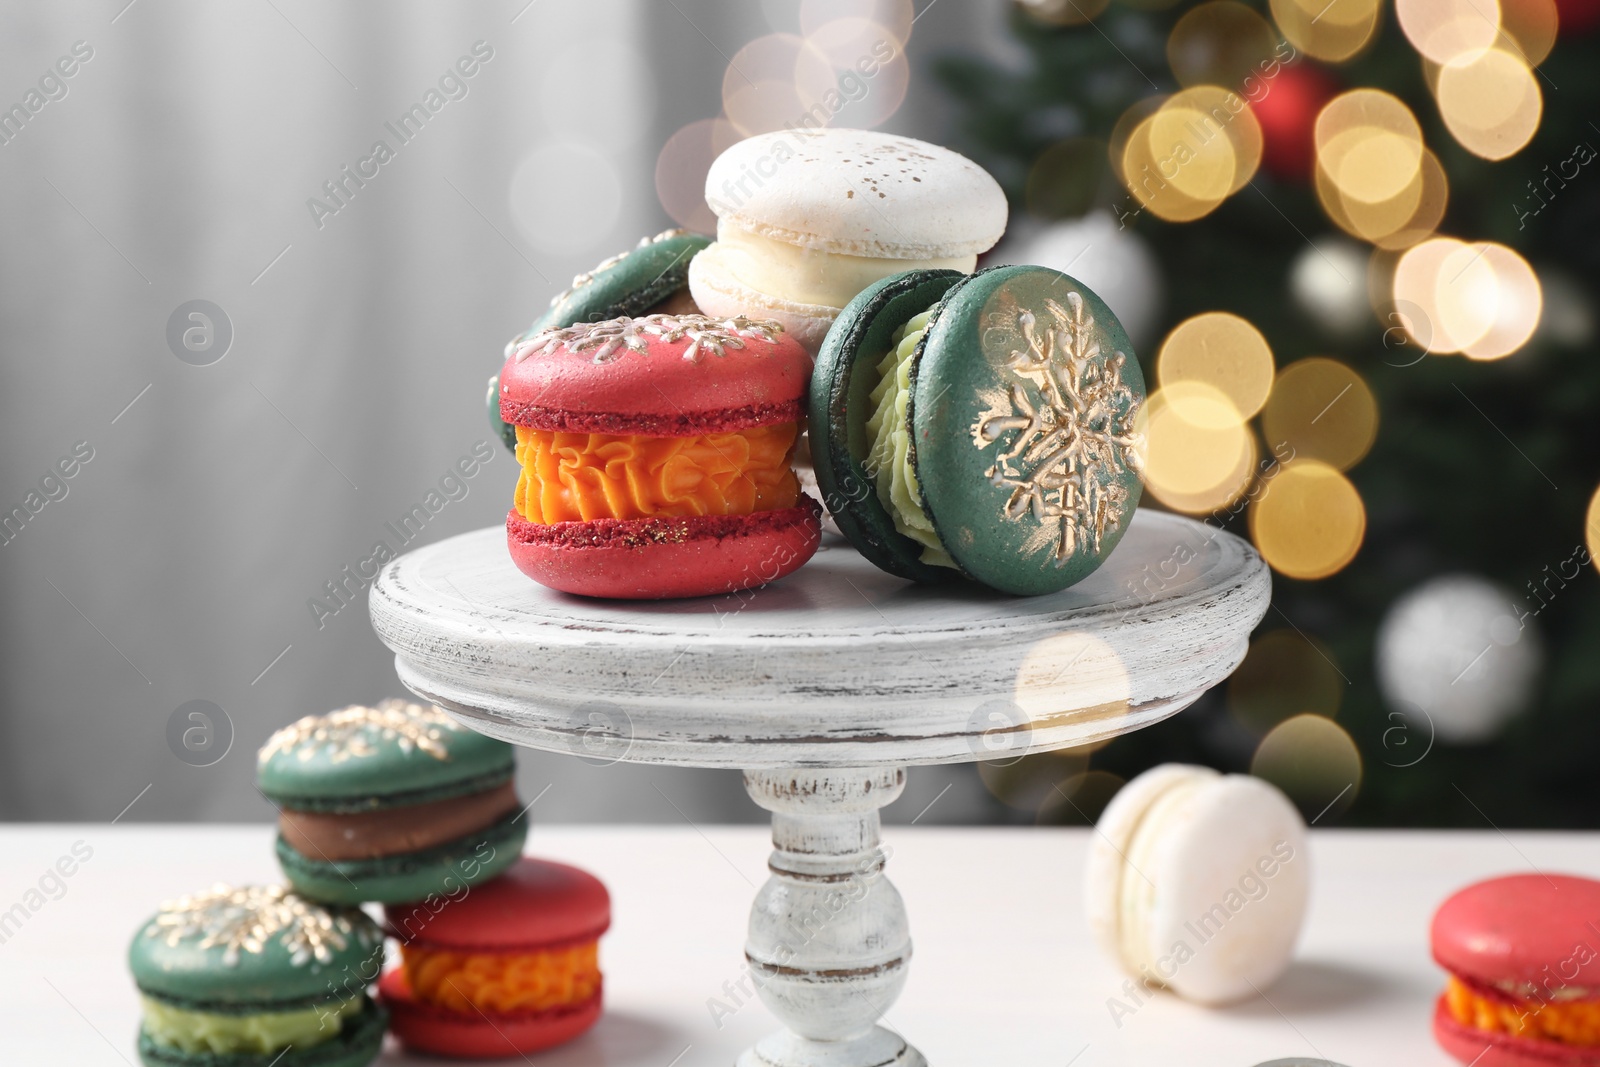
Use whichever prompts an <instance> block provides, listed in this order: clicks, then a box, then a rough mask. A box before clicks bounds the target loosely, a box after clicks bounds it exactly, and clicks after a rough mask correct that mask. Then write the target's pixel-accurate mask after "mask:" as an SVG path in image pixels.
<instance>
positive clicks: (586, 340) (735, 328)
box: [516, 315, 783, 363]
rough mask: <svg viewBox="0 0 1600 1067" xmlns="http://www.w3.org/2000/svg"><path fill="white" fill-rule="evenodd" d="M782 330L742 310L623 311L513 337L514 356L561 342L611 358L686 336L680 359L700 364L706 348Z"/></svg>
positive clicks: (715, 350) (720, 351) (738, 344)
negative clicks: (718, 314) (723, 313)
mask: <svg viewBox="0 0 1600 1067" xmlns="http://www.w3.org/2000/svg"><path fill="white" fill-rule="evenodd" d="M782 332H783V327H782V326H781V325H779V324H778V323H776V322H773V321H772V320H770V319H747V318H745V317H744V316H743V315H736V316H734V317H733V318H731V319H714V318H712V317H711V316H709V315H644V316H641V317H639V318H636V319H632V318H628V317H627V316H623V317H622V318H617V319H607V320H606V321H605V322H580V323H576V324H574V325H572V326H563V327H560V328H558V329H554V330H545V331H543V332H541V333H536V334H534V335H533V336H532V337H527V338H523V339H522V340H521V341H520V342H517V349H516V357H517V361H518V362H521V361H522V360H524V359H527V358H528V357H529V356H531V355H533V354H534V353H538V354H540V355H549V354H550V353H551V352H554V351H555V350H556V349H558V348H563V347H564V348H566V349H567V350H569V351H572V352H587V351H588V350H589V349H591V348H592V349H594V350H595V353H594V361H595V362H596V363H610V362H612V361H613V360H617V359H620V358H622V354H623V353H624V352H639V353H643V352H645V351H647V350H648V344H649V340H648V339H649V338H651V337H657V338H660V339H661V340H663V341H667V342H675V341H681V340H683V339H684V338H685V337H687V338H689V347H688V348H686V349H684V350H683V358H684V359H686V360H688V361H689V362H690V363H698V362H700V358H701V357H702V356H703V355H705V353H707V352H710V353H711V354H712V355H714V356H725V355H727V350H728V349H730V348H744V347H745V341H746V340H757V341H764V342H766V343H767V344H775V343H776V342H777V340H778V335H779V334H780V333H782Z"/></svg>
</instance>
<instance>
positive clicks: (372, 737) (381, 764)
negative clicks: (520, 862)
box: [256, 700, 528, 904]
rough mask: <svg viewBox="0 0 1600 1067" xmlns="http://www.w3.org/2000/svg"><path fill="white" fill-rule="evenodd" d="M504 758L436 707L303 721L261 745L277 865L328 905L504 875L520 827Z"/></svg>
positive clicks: (423, 892)
mask: <svg viewBox="0 0 1600 1067" xmlns="http://www.w3.org/2000/svg"><path fill="white" fill-rule="evenodd" d="M515 769H516V765H515V758H514V756H513V750H512V747H511V746H510V745H508V744H506V743H505V742H504V741H497V740H495V739H494V738H491V737H485V736H484V735H482V734H480V733H477V732H475V731H473V730H469V729H467V728H466V727H465V726H463V725H461V724H460V723H458V722H456V721H455V720H454V719H452V718H450V716H448V715H446V714H445V713H444V712H443V711H441V710H439V709H438V708H436V707H431V706H426V705H421V704H411V703H407V702H406V701H403V700H385V701H383V702H382V703H380V704H379V705H378V706H377V707H372V708H369V707H361V706H353V707H348V708H341V709H340V710H338V711H331V712H328V713H326V714H321V715H308V716H306V717H305V718H303V719H301V720H299V721H298V722H295V723H293V724H291V725H289V726H286V727H284V728H283V729H282V730H279V731H278V732H277V733H275V734H273V735H272V737H271V738H269V739H268V741H267V743H266V745H265V746H264V747H263V748H262V749H261V752H260V755H259V757H258V760H257V767H256V776H257V782H258V785H259V786H260V789H261V792H262V793H263V794H264V795H265V796H266V797H267V799H269V800H271V801H272V802H273V803H274V804H277V805H278V808H279V814H278V842H277V852H278V864H279V866H280V867H282V868H283V873H284V876H285V877H287V878H288V879H289V882H290V884H292V885H293V886H294V888H295V889H296V890H297V891H299V892H300V893H302V894H304V895H305V896H308V897H312V898H314V899H317V900H325V901H331V902H334V903H339V904H358V903H364V902H367V901H377V902H380V903H389V902H408V901H416V900H424V899H428V898H432V897H444V896H449V895H451V894H456V893H460V892H461V891H462V889H464V888H465V887H467V886H472V885H477V884H478V883H480V882H484V881H487V880H488V879H490V878H493V877H494V876H495V875H497V874H499V873H500V872H501V871H503V870H505V869H506V868H507V867H509V866H511V865H512V864H513V863H515V862H516V861H517V858H518V857H519V856H520V855H521V854H522V844H523V841H524V840H525V839H526V837H527V834H528V824H527V820H526V819H525V818H524V811H523V808H522V805H521V803H520V802H519V801H518V800H517V793H516V785H515V783H514V782H513V780H512V775H513V772H514V771H515Z"/></svg>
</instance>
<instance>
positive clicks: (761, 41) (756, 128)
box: [722, 33, 810, 137]
mask: <svg viewBox="0 0 1600 1067" xmlns="http://www.w3.org/2000/svg"><path fill="white" fill-rule="evenodd" d="M809 49H810V46H809V45H808V44H807V43H806V40H805V38H803V37H797V36H796V35H794V34H792V33H769V34H767V35H766V36H764V37H757V38H756V39H755V40H753V41H751V42H750V43H749V44H747V45H745V46H744V47H743V48H741V49H739V51H737V52H735V53H734V55H733V58H732V59H731V60H730V61H729V62H728V68H727V70H726V71H724V72H723V75H722V110H723V113H724V114H725V115H727V117H728V121H729V122H731V123H733V125H734V126H735V127H736V128H737V129H738V131H739V132H740V133H741V134H743V135H744V136H746V137H754V136H755V135H756V134H759V133H771V132H772V131H774V130H781V129H783V128H784V125H785V124H786V123H795V122H798V121H799V120H800V118H801V117H802V116H803V115H805V113H806V110H807V109H808V108H809V107H810V103H809V102H808V101H806V100H805V99H804V98H803V97H802V96H801V92H800V85H799V78H800V68H801V59H802V56H804V55H805V54H806V53H807V52H808V51H809Z"/></svg>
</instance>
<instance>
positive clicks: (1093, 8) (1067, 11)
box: [1028, 0, 1173, 26]
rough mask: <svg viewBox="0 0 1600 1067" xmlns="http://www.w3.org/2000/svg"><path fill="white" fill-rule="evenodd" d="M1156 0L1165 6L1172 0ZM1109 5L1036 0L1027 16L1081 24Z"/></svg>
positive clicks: (1098, 0) (1090, 0)
mask: <svg viewBox="0 0 1600 1067" xmlns="http://www.w3.org/2000/svg"><path fill="white" fill-rule="evenodd" d="M1158 2H1159V4H1160V6H1167V5H1169V4H1171V3H1172V2H1173V0H1158ZM1110 6H1111V0H1036V2H1033V3H1030V4H1029V5H1028V17H1029V18H1034V19H1038V20H1039V21H1040V22H1045V23H1048V24H1050V25H1052V26H1082V25H1083V24H1084V23H1086V22H1089V21H1092V20H1093V19H1097V18H1099V17H1100V16H1101V14H1103V13H1104V12H1105V9H1106V8H1108V7H1110ZM1151 10H1154V8H1151Z"/></svg>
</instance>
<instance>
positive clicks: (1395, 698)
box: [1377, 574, 1542, 744]
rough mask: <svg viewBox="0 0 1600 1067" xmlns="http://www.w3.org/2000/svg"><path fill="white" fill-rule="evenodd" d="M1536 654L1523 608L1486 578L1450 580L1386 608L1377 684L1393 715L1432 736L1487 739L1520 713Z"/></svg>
mask: <svg viewBox="0 0 1600 1067" xmlns="http://www.w3.org/2000/svg"><path fill="white" fill-rule="evenodd" d="M1541 659H1542V656H1541V654H1540V650H1539V640H1538V634H1537V632H1536V631H1535V630H1534V629H1533V619H1532V617H1531V614H1530V611H1529V609H1528V608H1527V607H1526V606H1525V605H1519V604H1518V603H1517V602H1516V600H1515V599H1514V598H1513V596H1512V594H1510V593H1509V592H1507V591H1506V590H1505V589H1502V588H1501V587H1500V586H1498V585H1496V584H1494V583H1493V582H1490V581H1487V580H1486V579H1483V578H1479V577H1477V576H1475V575H1470V574H1449V575H1444V576H1443V577H1439V578H1434V579H1432V580H1431V581H1428V582H1425V583H1423V584H1422V585H1420V586H1418V587H1417V588H1415V589H1413V590H1412V591H1411V592H1409V593H1407V594H1406V595H1405V596H1403V597H1401V598H1400V599H1399V600H1397V601H1395V602H1394V604H1393V605H1392V606H1391V607H1390V608H1389V613H1388V614H1387V615H1386V616H1384V620H1383V624H1382V625H1381V626H1380V627H1379V628H1378V647H1377V667H1378V686H1379V688H1380V689H1382V691H1383V695H1384V699H1385V700H1386V701H1387V702H1388V703H1389V706H1390V709H1391V711H1392V712H1393V713H1394V714H1397V715H1401V716H1406V717H1412V716H1417V715H1419V713H1420V717H1421V718H1422V719H1423V721H1424V723H1426V724H1429V725H1431V729H1432V736H1433V737H1435V738H1437V739H1438V740H1439V741H1442V742H1445V743H1453V744H1472V743H1475V742H1479V741H1486V740H1488V739H1490V738H1492V737H1494V736H1495V735H1496V734H1497V733H1499V732H1500V729H1501V727H1502V726H1503V725H1504V724H1505V723H1506V721H1507V720H1509V719H1511V718H1512V717H1514V716H1515V715H1517V714H1518V713H1519V712H1521V711H1522V710H1524V709H1525V708H1526V707H1527V704H1528V697H1529V695H1530V693H1531V691H1532V689H1533V684H1534V680H1535V678H1536V676H1537V675H1538V672H1539V666H1540V662H1541Z"/></svg>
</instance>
